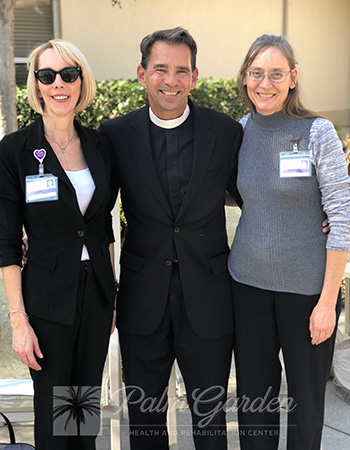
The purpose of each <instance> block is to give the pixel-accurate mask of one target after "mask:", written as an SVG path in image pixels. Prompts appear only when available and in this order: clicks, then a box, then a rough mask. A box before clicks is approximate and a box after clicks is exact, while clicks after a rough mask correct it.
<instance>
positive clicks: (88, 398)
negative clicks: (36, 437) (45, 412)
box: [53, 386, 101, 436]
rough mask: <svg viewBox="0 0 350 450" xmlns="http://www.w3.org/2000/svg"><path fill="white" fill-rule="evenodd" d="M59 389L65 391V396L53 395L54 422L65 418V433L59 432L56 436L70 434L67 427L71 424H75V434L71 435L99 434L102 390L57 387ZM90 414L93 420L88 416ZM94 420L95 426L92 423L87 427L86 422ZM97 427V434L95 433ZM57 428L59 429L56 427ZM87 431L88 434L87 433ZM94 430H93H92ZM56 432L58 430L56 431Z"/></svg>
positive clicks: (97, 387) (92, 387) (86, 387)
mask: <svg viewBox="0 0 350 450" xmlns="http://www.w3.org/2000/svg"><path fill="white" fill-rule="evenodd" d="M57 388H62V389H64V390H65V395H55V394H54V395H53V398H54V408H53V421H54V422H55V421H57V419H59V418H65V419H66V420H65V424H64V433H63V432H62V430H61V432H58V433H54V434H56V435H57V434H60V435H61V434H68V433H67V427H68V425H69V423H70V422H72V421H74V422H75V425H76V427H75V430H74V433H71V432H70V433H69V434H70V435H72V434H73V435H75V436H82V435H84V436H88V435H96V434H98V429H99V426H100V394H101V388H100V387H99V386H56V387H55V388H54V389H55V390H54V392H55V391H57ZM60 392H62V391H60ZM87 414H89V415H90V416H91V418H89V417H88V416H87ZM87 419H89V420H90V421H91V420H93V422H94V424H95V426H94V427H91V426H90V425H91V423H89V424H87V425H88V426H87V427H84V432H83V430H82V425H86V421H87ZM96 427H97V433H95V430H96ZM56 428H57V427H56ZM85 429H86V431H87V432H85ZM92 429H93V430H92ZM55 431H56V430H55Z"/></svg>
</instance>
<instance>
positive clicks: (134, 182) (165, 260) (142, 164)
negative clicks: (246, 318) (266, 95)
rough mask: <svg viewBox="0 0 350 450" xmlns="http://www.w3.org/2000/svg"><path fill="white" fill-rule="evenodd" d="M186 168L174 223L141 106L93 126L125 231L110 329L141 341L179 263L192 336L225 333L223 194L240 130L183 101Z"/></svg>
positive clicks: (229, 320)
mask: <svg viewBox="0 0 350 450" xmlns="http://www.w3.org/2000/svg"><path fill="white" fill-rule="evenodd" d="M190 107H191V109H192V110H193V114H194V155H193V170H192V175H191V179H190V183H189V187H188V191H187V193H186V196H185V199H184V201H183V204H182V206H181V209H180V211H179V214H178V216H177V217H174V216H173V213H172V210H171V207H170V206H169V203H168V201H167V199H166V196H165V194H164V191H163V190H162V187H161V184H160V182H159V179H158V177H157V174H156V170H155V166H154V162H153V158H152V151H151V144H150V132H149V116H148V106H146V107H145V108H142V109H141V110H138V111H134V112H132V113H130V114H128V115H126V116H124V117H121V118H117V119H113V120H111V121H108V122H106V123H104V124H102V125H101V131H102V132H103V133H104V134H105V135H106V136H107V138H108V139H109V141H110V144H111V145H112V147H113V155H114V158H115V175H114V177H113V179H112V181H113V183H114V190H115V191H116V190H118V189H119V187H120V188H121V197H122V204H123V208H124V211H125V216H126V220H127V223H128V231H127V236H126V239H125V243H124V245H123V249H122V252H121V258H120V263H121V278H120V290H119V294H118V301H117V324H118V328H119V329H120V330H122V331H127V332H132V333H136V334H141V335H147V334H150V333H152V332H153V331H154V330H155V329H156V328H157V326H158V325H159V323H160V321H161V319H162V316H163V314H164V310H165V307H166V303H167V298H168V290H169V282H170V276H171V272H172V265H173V260H174V248H175V251H176V254H177V259H178V261H179V263H178V264H179V269H180V276H181V282H182V288H183V293H184V299H185V303H186V308H187V313H188V316H189V319H190V322H191V325H192V326H193V328H194V330H195V331H196V333H197V334H198V335H200V336H202V337H204V338H215V337H219V336H224V335H226V334H229V333H231V332H232V330H233V312H232V296H231V283H230V276H229V273H228V270H227V257H228V252H229V247H228V244H227V236H226V229H225V212H224V201H225V190H226V189H227V188H229V189H230V191H231V192H232V193H233V194H234V186H235V173H236V169H237V156H238V155H237V154H238V149H239V146H240V142H241V139H242V129H241V126H240V125H239V124H238V123H237V122H236V121H234V120H233V119H231V118H229V117H228V116H226V115H224V114H221V113H218V112H215V111H213V110H210V109H206V108H201V107H197V106H196V105H194V104H193V103H190Z"/></svg>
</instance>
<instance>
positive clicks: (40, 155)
mask: <svg viewBox="0 0 350 450" xmlns="http://www.w3.org/2000/svg"><path fill="white" fill-rule="evenodd" d="M33 154H34V156H35V158H36V159H37V160H38V161H39V162H40V164H42V163H43V161H44V158H45V156H46V150H45V149H44V148H41V149H40V150H39V149H37V150H34V152H33Z"/></svg>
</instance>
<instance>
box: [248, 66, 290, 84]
mask: <svg viewBox="0 0 350 450" xmlns="http://www.w3.org/2000/svg"><path fill="white" fill-rule="evenodd" d="M291 70H292V69H290V70H288V72H282V71H281V70H274V71H273V72H270V73H265V72H263V71H262V70H247V75H248V77H249V78H250V79H251V80H253V81H262V80H264V79H265V77H268V79H269V80H270V81H272V83H280V82H281V81H284V80H285V78H286V76H287V75H288V74H289V72H291Z"/></svg>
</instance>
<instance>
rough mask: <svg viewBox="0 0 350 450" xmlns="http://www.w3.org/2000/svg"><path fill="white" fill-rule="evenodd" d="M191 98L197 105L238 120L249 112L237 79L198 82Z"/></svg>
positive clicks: (211, 79) (209, 79)
mask: <svg viewBox="0 0 350 450" xmlns="http://www.w3.org/2000/svg"><path fill="white" fill-rule="evenodd" d="M190 97H191V99H192V100H193V101H194V102H195V103H197V105H200V106H205V107H207V108H212V109H215V110H216V111H220V112H223V113H225V114H227V115H228V116H230V117H233V118H234V119H236V120H239V119H241V118H242V117H243V116H244V115H245V114H247V112H248V110H247V108H246V107H245V106H244V104H243V100H242V97H241V94H240V91H239V88H238V83H237V80H235V79H227V80H219V79H213V78H207V79H203V80H198V81H197V86H196V88H195V89H194V90H193V91H192V92H191V94H190Z"/></svg>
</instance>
